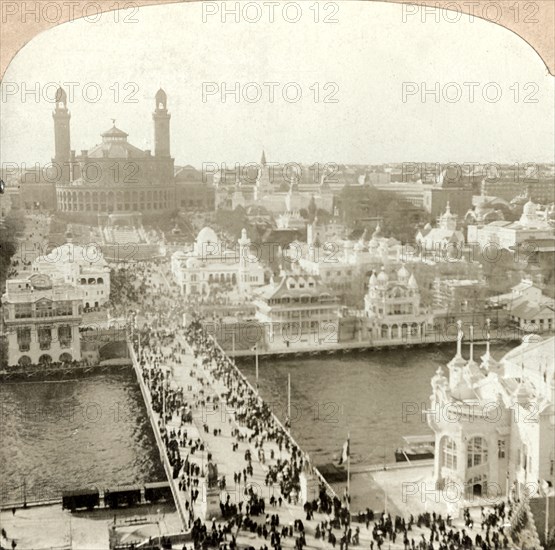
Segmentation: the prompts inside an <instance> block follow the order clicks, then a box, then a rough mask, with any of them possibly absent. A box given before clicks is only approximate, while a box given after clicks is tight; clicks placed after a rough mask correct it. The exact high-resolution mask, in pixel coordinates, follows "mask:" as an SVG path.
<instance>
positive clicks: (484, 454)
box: [466, 437, 488, 468]
mask: <svg viewBox="0 0 555 550" xmlns="http://www.w3.org/2000/svg"><path fill="white" fill-rule="evenodd" d="M466 458H467V467H468V468H472V467H473V466H479V465H480V464H485V463H486V462H487V461H488V444H487V441H486V440H485V439H484V438H483V437H473V438H472V439H471V440H470V441H469V442H468V450H467V453H466Z"/></svg>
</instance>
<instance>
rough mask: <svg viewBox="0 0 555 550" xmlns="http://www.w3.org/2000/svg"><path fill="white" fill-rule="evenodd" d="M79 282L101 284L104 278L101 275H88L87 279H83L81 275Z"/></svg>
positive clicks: (82, 283)
mask: <svg viewBox="0 0 555 550" xmlns="http://www.w3.org/2000/svg"><path fill="white" fill-rule="evenodd" d="M79 284H81V285H103V284H104V279H103V278H102V277H97V278H95V277H89V278H88V279H85V278H84V277H82V278H81V279H80V281H79Z"/></svg>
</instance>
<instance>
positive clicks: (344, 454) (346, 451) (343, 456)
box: [339, 438, 351, 466]
mask: <svg viewBox="0 0 555 550" xmlns="http://www.w3.org/2000/svg"><path fill="white" fill-rule="evenodd" d="M350 452H351V449H350V443H349V438H347V441H345V443H343V449H342V450H341V456H340V457H339V465H340V466H341V464H344V463H345V462H347V460H348V459H349V455H350Z"/></svg>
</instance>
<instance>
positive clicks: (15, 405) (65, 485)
mask: <svg viewBox="0 0 555 550" xmlns="http://www.w3.org/2000/svg"><path fill="white" fill-rule="evenodd" d="M0 406H1V418H0V472H1V476H0V479H1V481H0V502H3V503H8V502H10V503H11V502H22V501H23V496H24V492H25V493H26V497H27V500H28V501H36V500H42V499H46V498H56V497H59V496H60V493H61V491H62V490H64V489H78V488H84V487H89V486H95V487H96V486H97V487H99V488H101V489H104V488H108V487H111V486H115V485H117V484H131V483H133V484H135V483H139V484H140V483H142V482H147V481H159V480H164V479H165V474H164V469H163V466H162V464H161V462H160V458H159V453H158V450H157V447H156V442H155V439H154V434H153V432H152V429H151V427H150V423H149V420H148V417H147V415H146V410H145V407H144V404H143V399H142V396H141V391H140V389H139V386H138V384H137V381H136V379H135V374H134V373H133V371H132V369H128V370H125V371H118V372H111V373H109V374H97V375H93V376H89V377H85V378H81V379H79V380H70V381H62V382H60V381H47V382H44V381H43V382H30V383H29V382H17V383H9V384H0Z"/></svg>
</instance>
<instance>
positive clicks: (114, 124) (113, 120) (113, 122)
mask: <svg viewBox="0 0 555 550" xmlns="http://www.w3.org/2000/svg"><path fill="white" fill-rule="evenodd" d="M112 124H113V126H114V128H115V126H116V119H115V118H113V119H112Z"/></svg>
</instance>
